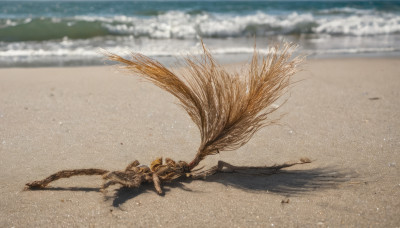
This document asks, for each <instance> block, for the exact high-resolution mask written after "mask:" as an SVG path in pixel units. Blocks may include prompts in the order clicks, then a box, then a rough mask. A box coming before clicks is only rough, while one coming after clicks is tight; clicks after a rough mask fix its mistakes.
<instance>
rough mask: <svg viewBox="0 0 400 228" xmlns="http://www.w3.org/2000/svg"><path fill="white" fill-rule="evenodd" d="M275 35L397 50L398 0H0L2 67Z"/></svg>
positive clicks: (224, 54)
mask: <svg viewBox="0 0 400 228" xmlns="http://www.w3.org/2000/svg"><path fill="white" fill-rule="evenodd" d="M254 37H256V40H257V44H258V45H257V46H258V47H259V48H260V49H261V52H263V51H266V50H267V49H266V47H267V45H268V44H271V43H273V42H278V41H281V40H288V41H293V42H296V43H299V44H300V49H299V52H302V53H306V54H309V55H311V56H313V57H317V58H318V57H326V56H328V57H329V56H367V55H375V56H400V54H399V53H400V2H399V1H62V2H60V1H57V2H55V1H0V67H5V66H57V65H60V66H64V65H93V64H102V63H103V60H102V58H101V56H100V55H99V54H98V52H99V49H100V48H104V49H107V50H109V51H114V52H118V53H126V51H129V50H130V51H135V52H141V53H143V54H146V55H150V56H152V57H154V58H157V59H160V60H168V59H171V57H175V56H179V55H184V54H186V53H197V52H198V51H199V44H200V42H199V41H200V39H201V38H202V39H203V40H204V42H205V43H206V45H207V46H208V47H210V48H211V49H212V51H213V53H215V54H216V55H217V56H220V57H221V58H222V59H231V60H233V59H240V58H247V56H248V55H250V54H251V53H252V46H253V44H254Z"/></svg>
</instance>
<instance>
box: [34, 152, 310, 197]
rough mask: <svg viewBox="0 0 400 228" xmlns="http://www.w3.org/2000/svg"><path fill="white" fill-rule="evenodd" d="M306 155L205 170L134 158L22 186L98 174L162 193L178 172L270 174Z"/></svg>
mask: <svg viewBox="0 0 400 228" xmlns="http://www.w3.org/2000/svg"><path fill="white" fill-rule="evenodd" d="M310 162H311V160H310V159H308V158H302V159H300V161H296V162H287V163H284V164H282V165H274V166H270V167H266V166H256V167H254V166H234V165H231V164H229V163H227V162H224V161H218V165H216V166H213V167H211V168H210V169H208V170H204V171H200V170H201V169H202V168H200V169H199V170H197V171H191V170H190V168H189V165H188V164H187V163H186V162H183V161H179V162H175V161H173V160H172V159H169V158H167V159H166V162H165V164H163V162H162V158H158V159H156V160H154V161H153V162H152V163H151V165H150V167H148V166H145V165H140V163H139V161H137V160H135V161H134V162H132V163H131V164H129V165H128V166H127V167H126V168H125V170H124V171H112V172H110V171H108V170H104V169H74V170H62V171H59V172H57V173H55V174H53V175H51V176H49V177H47V178H45V179H43V180H39V181H33V182H31V183H27V184H26V189H41V188H45V187H46V186H47V185H48V184H49V183H51V182H53V181H56V180H58V179H61V178H69V177H72V176H80V175H102V178H103V180H104V183H103V185H102V187H101V189H102V190H106V189H107V188H108V187H110V186H112V185H116V184H119V185H122V186H124V187H128V188H138V187H139V186H140V185H141V184H142V183H146V182H147V183H153V184H154V188H155V190H156V192H157V193H158V194H162V193H163V191H162V187H161V182H168V181H172V180H174V179H177V178H179V177H181V176H185V177H187V178H192V179H205V178H206V177H208V176H211V175H214V174H216V173H219V172H222V173H227V172H229V173H234V172H236V173H247V174H262V175H270V174H275V173H277V172H278V171H279V170H281V169H283V168H287V167H290V166H294V165H297V164H305V163H310Z"/></svg>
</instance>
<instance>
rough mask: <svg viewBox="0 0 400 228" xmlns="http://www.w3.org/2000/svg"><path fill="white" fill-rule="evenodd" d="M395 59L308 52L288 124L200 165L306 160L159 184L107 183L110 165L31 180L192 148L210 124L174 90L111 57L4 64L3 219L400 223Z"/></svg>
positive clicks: (8, 222) (0, 102) (7, 222)
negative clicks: (105, 186)
mask: <svg viewBox="0 0 400 228" xmlns="http://www.w3.org/2000/svg"><path fill="white" fill-rule="evenodd" d="M399 65H400V59H399V58H340V59H339V58H337V59H312V60H308V61H307V62H306V63H305V65H303V68H304V69H303V71H301V72H300V73H298V74H296V75H295V76H294V78H293V80H294V81H297V82H296V83H294V84H293V85H292V86H291V88H290V90H289V93H288V94H287V96H286V98H288V101H287V102H286V103H285V105H284V106H282V107H281V108H280V109H279V110H278V111H277V113H274V115H275V114H276V115H280V114H285V116H284V117H283V118H282V119H281V121H280V124H278V125H273V126H268V127H266V128H263V129H262V130H260V131H259V132H257V133H256V134H255V135H254V137H253V138H252V139H251V140H250V141H249V142H248V143H247V144H246V145H245V146H243V147H242V148H240V149H239V150H236V151H227V152H221V153H220V154H218V155H214V156H209V157H207V158H206V159H205V161H204V162H202V163H201V164H203V165H205V166H206V167H210V166H213V165H216V164H217V162H218V160H223V161H226V162H229V163H232V164H234V165H252V166H263V165H267V166H271V165H274V164H281V163H284V162H287V161H292V160H298V159H300V158H301V157H308V158H310V159H311V160H312V162H311V163H310V164H302V165H296V166H293V167H290V168H287V169H285V171H282V172H280V173H278V174H275V175H270V176H260V175H245V174H235V173H221V174H216V175H214V176H211V177H209V178H207V179H206V180H193V181H190V180H182V181H176V182H172V183H169V184H165V185H164V186H163V189H164V191H165V194H164V195H163V196H159V195H158V194H157V193H156V192H155V191H154V189H153V186H152V185H145V186H142V187H140V188H139V189H131V190H127V189H119V187H118V186H115V187H112V188H110V189H109V190H108V192H106V193H103V192H100V186H101V184H102V180H101V177H100V176H85V177H72V178H69V179H61V180H58V181H56V182H54V183H52V184H51V185H50V186H49V187H48V188H46V189H43V190H35V191H26V190H24V187H25V183H28V182H31V181H34V180H39V179H43V178H45V177H47V176H48V175H50V174H53V173H55V172H57V171H59V170H63V169H79V168H102V169H107V170H122V169H124V168H125V167H126V165H128V164H129V163H130V162H131V161H133V160H135V159H137V160H139V161H140V162H141V163H142V164H146V165H148V164H149V163H150V162H151V161H152V160H154V159H155V158H157V157H160V156H162V157H164V158H166V157H170V158H172V159H174V160H184V161H190V160H191V159H192V158H193V157H194V155H195V153H196V151H197V149H198V145H199V142H200V135H199V132H198V129H197V127H196V125H195V124H194V123H193V122H192V121H191V120H190V118H189V117H188V115H187V114H186V113H185V112H184V110H183V109H182V108H180V107H179V106H177V105H176V103H177V100H176V99H175V98H174V97H173V96H172V95H170V94H168V93H166V92H164V91H162V90H161V89H159V88H157V87H156V86H154V85H152V84H150V83H147V82H143V80H140V79H138V78H137V77H135V76H133V75H128V74H126V73H121V72H119V71H117V69H116V68H115V67H112V66H99V67H97V66H92V67H60V68H56V67H53V68H3V69H0V155H1V159H0V173H1V175H0V227H28V226H31V227H49V226H59V227H161V226H163V227H304V226H306V227H317V226H318V227H399V226H400V217H399V214H400V175H399V174H400V172H399V167H400V156H399V151H400V131H399V130H400V100H399V97H400V96H399V95H400V91H399V88H400V77H399V76H400V67H399ZM226 67H227V68H228V69H229V70H234V69H236V68H237V67H238V65H237V64H229V65H227V66H226Z"/></svg>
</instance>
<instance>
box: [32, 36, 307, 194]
mask: <svg viewBox="0 0 400 228" xmlns="http://www.w3.org/2000/svg"><path fill="white" fill-rule="evenodd" d="M294 50H295V45H293V44H288V43H284V44H282V45H275V46H273V47H271V48H270V50H269V53H268V54H267V55H266V56H265V57H263V58H262V59H261V60H260V59H259V54H258V53H257V51H256V49H254V54H253V58H252V59H251V62H250V63H249V68H248V70H247V72H244V73H243V74H240V73H238V72H235V73H231V72H230V71H227V70H226V69H225V68H224V67H222V66H220V65H219V64H218V63H217V62H216V61H215V60H214V59H213V57H212V55H211V54H210V52H209V51H208V50H207V48H206V47H205V46H204V44H203V52H204V53H203V54H202V55H200V56H198V57H195V56H188V57H186V58H185V61H184V66H185V70H184V74H183V75H181V76H178V75H176V74H175V73H173V72H172V71H170V70H169V69H168V68H166V67H165V66H163V65H162V64H161V63H159V62H157V61H155V60H153V59H151V58H149V57H147V56H144V55H142V54H136V53H133V54H132V55H131V59H125V58H123V57H121V56H119V55H116V54H113V53H109V52H104V54H105V55H106V56H107V57H108V59H110V60H112V61H116V62H120V63H122V64H123V68H125V69H126V70H128V71H129V72H132V73H134V74H135V75H139V76H140V77H142V78H145V79H147V80H149V81H150V82H152V83H154V84H155V85H157V86H158V87H160V88H161V89H163V90H166V91H167V92H169V93H171V94H172V95H174V96H175V97H176V98H177V99H178V100H179V102H180V105H181V106H182V107H183V108H184V109H185V110H186V112H187V113H188V114H189V116H190V118H191V119H192V121H193V122H194V123H195V124H196V125H197V127H198V128H199V131H200V135H201V143H200V146H199V149H198V151H197V153H196V155H195V157H194V159H193V160H192V161H191V162H189V163H187V162H184V161H179V162H175V161H173V160H172V159H169V158H167V159H166V160H165V163H163V160H162V158H158V159H156V160H154V161H153V162H152V163H151V165H150V166H149V167H148V166H139V162H138V161H134V162H133V163H131V164H130V165H129V166H128V167H127V168H126V169H125V170H124V171H114V172H110V171H107V170H100V169H80V170H64V171H60V172H58V173H56V174H53V175H51V176H50V177H48V178H46V179H44V180H41V181H35V182H32V183H28V184H26V185H27V187H28V188H44V187H46V186H47V185H48V184H49V183H50V182H52V181H54V180H57V179H59V178H68V177H71V176H74V175H103V179H104V181H105V182H104V185H103V187H102V188H103V189H105V188H107V187H108V186H110V185H114V184H120V185H122V186H125V187H139V186H140V185H141V183H143V182H152V183H153V184H154V186H155V188H156V190H157V192H158V193H160V194H161V193H162V189H161V182H165V181H171V180H174V179H176V178H178V177H181V176H184V177H187V178H195V179H198V178H205V177H206V176H209V175H212V174H214V173H216V172H240V171H241V170H257V169H260V168H262V169H263V170H264V171H267V173H275V172H276V171H278V170H280V169H282V168H285V167H289V166H293V165H295V164H302V163H309V162H310V160H309V159H307V158H303V159H300V161H299V162H291V163H285V164H283V165H276V166H272V167H237V166H233V165H230V164H228V163H225V162H222V161H220V162H218V165H217V166H215V167H212V168H210V169H209V170H202V169H201V168H200V169H196V167H197V166H198V165H199V163H200V162H201V161H202V160H203V159H204V158H205V157H207V156H208V155H213V154H217V153H219V152H221V151H229V150H236V149H238V148H239V147H241V146H243V145H244V144H245V143H247V142H248V141H249V140H250V138H251V137H252V136H253V135H254V133H256V132H257V131H258V130H259V129H260V128H262V127H264V126H267V125H270V124H273V123H275V122H276V121H277V119H270V114H271V113H272V112H274V111H275V110H276V109H277V108H278V107H276V106H273V105H272V104H273V103H274V102H276V101H277V99H278V98H279V97H281V95H282V94H283V93H284V92H285V91H286V89H287V87H288V86H289V85H290V79H291V76H293V75H294V74H295V73H296V70H297V66H298V65H299V64H300V63H301V62H302V60H303V57H296V58H291V55H292V52H293V51H294Z"/></svg>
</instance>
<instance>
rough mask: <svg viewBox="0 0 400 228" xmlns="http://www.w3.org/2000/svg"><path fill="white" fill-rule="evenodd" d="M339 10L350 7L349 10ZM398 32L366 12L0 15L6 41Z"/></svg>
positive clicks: (397, 21)
mask: <svg viewBox="0 0 400 228" xmlns="http://www.w3.org/2000/svg"><path fill="white" fill-rule="evenodd" d="M332 10H335V9H330V11H332ZM340 10H341V11H343V12H347V11H351V12H353V11H354V10H353V9H351V8H343V9H340ZM362 12H364V11H362ZM330 13H332V12H330ZM399 32H400V15H397V14H391V13H369V14H367V13H365V12H364V13H360V14H350V15H347V16H343V15H341V16H334V15H333V16H332V15H330V16H318V15H315V14H312V13H297V12H292V13H290V14H285V15H271V14H267V13H265V12H261V11H259V12H256V13H253V14H248V15H232V14H215V13H214V14H212V13H204V12H201V13H195V14H190V13H187V12H183V11H168V12H165V13H162V14H158V15H153V16H146V17H139V16H126V15H119V16H110V17H105V16H75V17H71V18H25V19H0V41H6V42H17V41H44V40H54V39H61V38H63V37H67V38H69V39H88V38H93V37H99V36H134V37H136V38H138V37H149V38H152V39H194V38H196V37H198V36H201V37H205V38H207V37H212V38H226V37H248V36H253V35H256V36H265V35H286V34H329V35H351V36H369V35H380V34H395V33H399Z"/></svg>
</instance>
